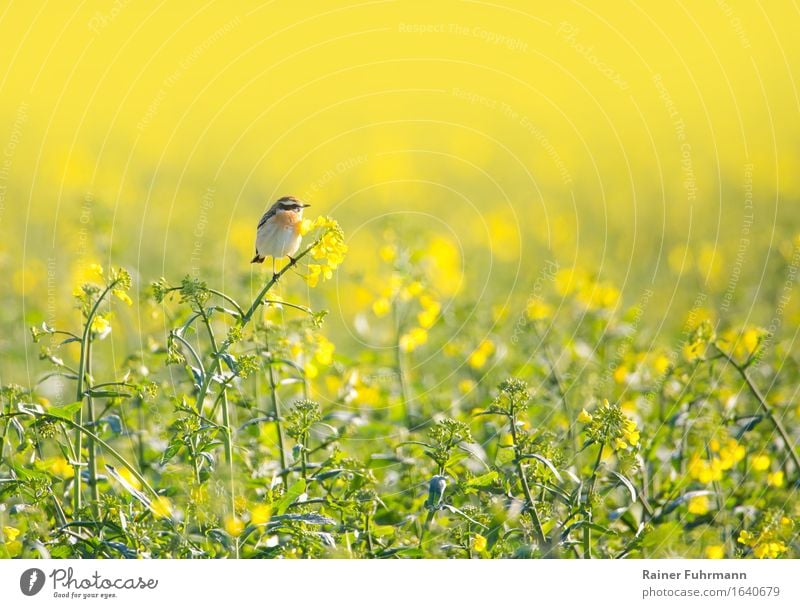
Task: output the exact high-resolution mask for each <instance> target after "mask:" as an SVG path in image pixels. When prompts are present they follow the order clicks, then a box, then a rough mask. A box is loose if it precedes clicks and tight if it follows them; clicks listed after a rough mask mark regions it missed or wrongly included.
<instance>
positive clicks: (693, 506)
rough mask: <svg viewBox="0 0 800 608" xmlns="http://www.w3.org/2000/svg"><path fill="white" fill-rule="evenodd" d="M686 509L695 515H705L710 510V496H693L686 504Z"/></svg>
mask: <svg viewBox="0 0 800 608" xmlns="http://www.w3.org/2000/svg"><path fill="white" fill-rule="evenodd" d="M686 508H687V509H688V510H689V513H692V514H693V515H705V514H706V513H708V511H709V509H710V503H709V500H708V496H707V495H706V494H702V495H700V496H692V497H691V498H690V499H689V502H688V503H687V504H686Z"/></svg>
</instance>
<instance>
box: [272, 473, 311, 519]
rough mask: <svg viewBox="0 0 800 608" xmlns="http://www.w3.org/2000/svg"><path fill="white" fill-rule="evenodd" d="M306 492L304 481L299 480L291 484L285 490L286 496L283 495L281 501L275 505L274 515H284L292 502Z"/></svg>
mask: <svg viewBox="0 0 800 608" xmlns="http://www.w3.org/2000/svg"><path fill="white" fill-rule="evenodd" d="M305 491H306V482H305V480H303V479H301V480H300V481H297V482H295V483H294V484H292V485H291V486H290V487H289V489H288V490H286V494H284V495H283V497H282V498H281V500H280V501H279V502H278V504H277V505H275V514H276V515H283V514H284V513H286V510H287V509H288V508H289V507H291V506H292V504H293V503H294V501H296V500H297V499H298V498H300V496H301V495H302V494H303V493H304V492H305Z"/></svg>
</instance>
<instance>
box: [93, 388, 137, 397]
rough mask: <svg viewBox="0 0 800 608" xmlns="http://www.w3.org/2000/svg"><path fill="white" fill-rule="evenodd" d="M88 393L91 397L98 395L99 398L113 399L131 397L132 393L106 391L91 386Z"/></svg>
mask: <svg viewBox="0 0 800 608" xmlns="http://www.w3.org/2000/svg"><path fill="white" fill-rule="evenodd" d="M86 394H87V395H89V396H91V397H96V398H98V399H113V398H115V397H122V398H123V399H130V393H123V392H120V391H106V390H102V389H98V390H96V389H93V388H90V389H89V390H88V391H86Z"/></svg>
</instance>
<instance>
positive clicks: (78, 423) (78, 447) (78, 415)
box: [72, 281, 119, 517]
mask: <svg viewBox="0 0 800 608" xmlns="http://www.w3.org/2000/svg"><path fill="white" fill-rule="evenodd" d="M118 282H119V281H112V282H111V283H110V284H109V285H107V286H106V288H105V289H104V290H103V291H102V292H100V295H99V296H98V298H97V300H95V302H94V304H93V305H92V308H91V309H90V310H89V314H88V315H86V322H85V323H84V325H83V334H82V335H81V353H80V358H79V361H78V380H77V385H78V386H77V389H76V396H75V401H83V399H84V396H85V395H84V394H83V393H84V390H83V387H84V383H85V381H86V376H87V375H88V372H87V370H86V365H87V355H88V351H89V349H90V345H89V343H90V340H91V335H92V321H94V317H95V315H96V314H97V309H98V308H99V307H100V303H101V302H102V301H103V299H104V298H105V297H106V295H108V294H109V293H110V292H111V290H112V289H114V287H116V285H117V283H118ZM74 423H75V429H76V430H75V439H74V442H75V448H74V449H75V462H74V463H73V465H72V466H73V467H74V469H75V476H74V477H73V486H72V517H77V514H78V511H80V509H81V467H82V466H83V465H82V464H81V463H80V462H79V461H80V459H81V452H82V451H83V435H82V434H81V432H80V431H79V430H78V429H80V428H82V425H83V408H82V407H81V408H80V409H79V410H78V411H77V412H75V420H74Z"/></svg>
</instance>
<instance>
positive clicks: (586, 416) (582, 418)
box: [578, 408, 592, 424]
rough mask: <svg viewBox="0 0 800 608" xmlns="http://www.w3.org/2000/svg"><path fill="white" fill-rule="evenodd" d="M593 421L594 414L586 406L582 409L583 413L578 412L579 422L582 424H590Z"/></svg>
mask: <svg viewBox="0 0 800 608" xmlns="http://www.w3.org/2000/svg"><path fill="white" fill-rule="evenodd" d="M591 421H592V415H591V414H590V413H589V412H587V411H586V408H583V409H582V410H581V413H580V414H578V422H580V423H581V424H588V423H590V422H591Z"/></svg>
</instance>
